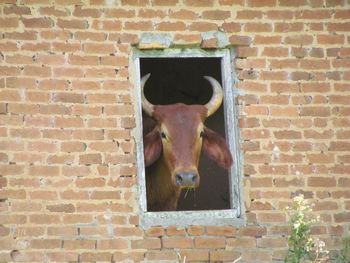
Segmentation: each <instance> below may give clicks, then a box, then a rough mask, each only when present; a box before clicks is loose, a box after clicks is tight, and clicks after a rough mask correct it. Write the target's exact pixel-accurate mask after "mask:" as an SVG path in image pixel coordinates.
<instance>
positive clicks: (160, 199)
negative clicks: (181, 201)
mask: <svg viewBox="0 0 350 263" xmlns="http://www.w3.org/2000/svg"><path fill="white" fill-rule="evenodd" d="M150 168H151V169H152V170H151V171H150V175H149V176H148V177H147V182H148V183H147V188H148V189H147V193H148V194H149V197H150V198H149V199H148V200H150V203H151V204H150V206H151V209H152V210H155V211H172V210H176V208H177V200H178V198H179V196H180V193H181V189H180V188H179V187H176V186H174V184H173V183H172V181H171V172H170V169H169V167H168V166H167V164H166V161H165V158H164V156H163V155H161V157H160V159H159V160H158V161H157V162H156V163H155V164H154V165H153V167H150Z"/></svg>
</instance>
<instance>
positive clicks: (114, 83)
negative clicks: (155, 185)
mask: <svg viewBox="0 0 350 263" xmlns="http://www.w3.org/2000/svg"><path fill="white" fill-rule="evenodd" d="M0 2H1V4H0V28H1V32H2V33H1V34H0V52H1V53H0V124H1V127H0V137H1V140H0V151H1V152H0V186H1V190H0V211H1V214H0V261H32V262H33V261H41V262H43V261H65V262H67V261H114V262H120V261H122V260H129V262H139V261H142V260H145V261H152V260H153V261H155V262H158V261H160V260H170V261H175V260H176V259H177V253H176V252H179V253H180V254H181V255H182V256H187V260H188V261H199V262H203V261H209V260H210V261H213V262H214V261H232V260H234V259H235V258H237V257H239V256H242V259H243V260H242V261H245V262H256V261H257V260H258V261H259V262H263V261H266V262H271V261H275V260H279V259H282V258H283V257H284V255H285V251H286V234H287V232H288V228H287V227H286V217H285V214H284V212H283V208H284V207H285V205H286V204H287V203H289V202H290V198H291V197H292V196H293V195H295V194H296V193H298V192H302V193H304V195H305V196H306V197H307V198H309V199H311V200H312V201H313V202H315V208H314V210H315V213H316V214H318V215H320V217H321V223H319V225H317V226H316V227H314V228H313V229H312V232H313V234H315V235H318V236H319V237H320V238H321V239H323V240H325V241H326V244H327V247H328V248H329V249H332V250H337V248H339V246H340V240H341V237H342V236H343V235H346V233H348V232H349V231H350V224H349V222H350V191H349V188H350V175H349V174H350V164H349V163H350V141H349V138H350V118H349V115H350V84H349V80H350V69H349V67H350V58H349V57H350V45H349V43H350V37H349V31H350V11H349V7H350V2H349V1H348V0H200V1H199V0H90V1H89V0H81V1H80V0H57V1H52V0H18V1H16V0H1V1H0ZM212 30H222V31H225V32H226V35H227V36H228V38H229V41H230V43H231V45H233V46H235V47H237V50H236V51H237V59H236V67H237V71H238V72H237V73H238V78H239V79H240V82H239V84H238V88H239V89H241V90H243V91H244V92H245V94H246V95H244V96H241V97H240V98H239V102H238V103H239V107H240V126H241V147H242V151H243V153H244V187H245V188H244V197H245V200H244V202H245V207H246V210H247V211H246V217H247V225H246V226H244V227H232V226H223V227H221V226H220V227H219V226H207V227H202V226H188V227H185V228H176V227H153V228H150V229H146V230H144V229H142V228H141V227H140V226H139V217H138V201H137V191H136V190H137V174H136V164H135V150H134V149H135V145H134V138H133V136H132V134H133V130H134V129H135V128H136V127H135V119H134V114H135V112H134V106H133V102H134V101H135V98H134V96H133V94H134V89H135V87H134V79H133V78H130V77H129V74H130V69H129V64H130V62H129V56H130V52H131V47H132V45H137V43H138V42H139V40H140V36H141V34H142V33H143V32H156V33H157V32H158V33H169V34H170V35H171V37H172V43H173V44H174V45H189V44H190V45H194V46H200V44H201V33H203V32H207V31H212ZM205 44H207V45H208V46H210V47H213V46H214V47H215V41H214V43H213V42H211V41H208V43H204V45H205Z"/></svg>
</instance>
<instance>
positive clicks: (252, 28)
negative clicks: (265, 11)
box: [244, 22, 272, 32]
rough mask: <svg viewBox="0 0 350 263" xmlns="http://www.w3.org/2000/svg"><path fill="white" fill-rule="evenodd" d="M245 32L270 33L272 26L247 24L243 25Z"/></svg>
mask: <svg viewBox="0 0 350 263" xmlns="http://www.w3.org/2000/svg"><path fill="white" fill-rule="evenodd" d="M244 31H245V32H271V31H272V25H271V24H269V23H252V22H248V23H246V24H245V25H244Z"/></svg>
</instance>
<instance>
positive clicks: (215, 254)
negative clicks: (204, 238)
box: [210, 250, 241, 262]
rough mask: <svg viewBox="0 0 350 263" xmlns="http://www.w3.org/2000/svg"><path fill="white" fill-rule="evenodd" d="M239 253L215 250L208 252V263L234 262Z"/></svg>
mask: <svg viewBox="0 0 350 263" xmlns="http://www.w3.org/2000/svg"><path fill="white" fill-rule="evenodd" d="M240 255H241V254H240V253H239V252H234V251H225V250H216V251H210V261H212V262H218V261H219V262H223V261H232V262H233V261H234V260H236V259H238V258H239V257H240Z"/></svg>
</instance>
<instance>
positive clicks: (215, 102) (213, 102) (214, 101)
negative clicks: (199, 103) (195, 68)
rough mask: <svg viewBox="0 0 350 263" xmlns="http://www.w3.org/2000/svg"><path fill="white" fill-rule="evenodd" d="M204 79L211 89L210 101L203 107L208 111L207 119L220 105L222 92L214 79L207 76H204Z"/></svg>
mask: <svg viewBox="0 0 350 263" xmlns="http://www.w3.org/2000/svg"><path fill="white" fill-rule="evenodd" d="M204 78H205V79H206V80H208V81H209V82H210V84H211V88H212V90H213V95H212V97H211V99H210V101H209V102H208V103H207V104H205V105H204V106H205V107H206V108H207V109H208V113H207V117H209V116H210V115H212V114H213V113H214V112H216V110H217V109H218V108H219V107H220V105H221V103H222V98H223V92H222V88H221V85H220V83H219V82H218V81H217V80H216V79H214V78H212V77H209V76H204Z"/></svg>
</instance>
